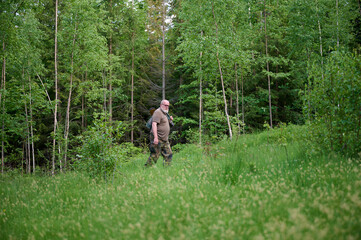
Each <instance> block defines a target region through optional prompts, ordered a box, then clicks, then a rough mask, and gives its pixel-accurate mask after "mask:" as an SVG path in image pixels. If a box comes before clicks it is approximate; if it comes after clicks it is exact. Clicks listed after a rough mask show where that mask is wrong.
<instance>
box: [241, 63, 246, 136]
mask: <svg viewBox="0 0 361 240" xmlns="http://www.w3.org/2000/svg"><path fill="white" fill-rule="evenodd" d="M241 92H242V96H241V97H242V133H243V134H244V126H245V124H244V91H243V71H242V69H241Z"/></svg>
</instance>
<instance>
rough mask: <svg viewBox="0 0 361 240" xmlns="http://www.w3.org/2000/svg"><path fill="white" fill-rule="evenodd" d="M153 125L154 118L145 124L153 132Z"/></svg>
mask: <svg viewBox="0 0 361 240" xmlns="http://www.w3.org/2000/svg"><path fill="white" fill-rule="evenodd" d="M152 123H153V117H150V118H149V120H148V122H147V123H146V124H145V126H146V127H147V128H148V129H149V130H150V131H152Z"/></svg>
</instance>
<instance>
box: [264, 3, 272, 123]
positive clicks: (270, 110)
mask: <svg viewBox="0 0 361 240" xmlns="http://www.w3.org/2000/svg"><path fill="white" fill-rule="evenodd" d="M263 4H264V33H265V42H266V43H265V47H266V64H267V80H268V104H269V118H270V120H269V122H270V127H271V128H273V121H272V99H271V76H270V68H269V60H268V35H267V9H266V1H264V2H263Z"/></svg>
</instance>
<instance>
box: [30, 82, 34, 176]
mask: <svg viewBox="0 0 361 240" xmlns="http://www.w3.org/2000/svg"><path fill="white" fill-rule="evenodd" d="M29 93H30V102H29V111H30V137H31V153H32V155H31V157H32V160H33V173H35V150H34V130H33V109H32V108H33V106H32V99H31V78H30V75H29Z"/></svg>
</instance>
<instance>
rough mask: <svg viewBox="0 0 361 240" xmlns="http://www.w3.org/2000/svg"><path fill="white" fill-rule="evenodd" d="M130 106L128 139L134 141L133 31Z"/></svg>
mask: <svg viewBox="0 0 361 240" xmlns="http://www.w3.org/2000/svg"><path fill="white" fill-rule="evenodd" d="M130 95H131V96H130V107H131V113H130V114H131V116H130V118H131V120H130V121H131V131H130V141H131V143H134V32H133V33H132V86H131V94H130Z"/></svg>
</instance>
